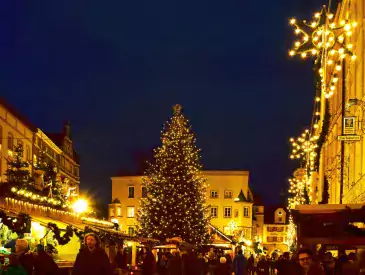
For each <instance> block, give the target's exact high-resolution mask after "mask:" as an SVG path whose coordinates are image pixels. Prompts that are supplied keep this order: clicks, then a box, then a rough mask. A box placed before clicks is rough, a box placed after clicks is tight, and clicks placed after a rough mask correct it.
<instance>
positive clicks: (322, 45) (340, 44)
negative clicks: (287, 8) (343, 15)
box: [289, 6, 357, 98]
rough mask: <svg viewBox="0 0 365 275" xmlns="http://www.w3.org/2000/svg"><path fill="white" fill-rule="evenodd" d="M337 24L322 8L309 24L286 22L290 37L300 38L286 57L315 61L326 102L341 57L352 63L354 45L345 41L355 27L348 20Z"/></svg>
mask: <svg viewBox="0 0 365 275" xmlns="http://www.w3.org/2000/svg"><path fill="white" fill-rule="evenodd" d="M338 21H339V20H338V18H335V16H334V15H333V14H332V13H330V12H329V11H327V9H326V7H325V6H323V8H322V10H321V11H320V12H317V13H316V14H315V15H314V20H313V21H312V22H311V23H309V24H308V23H307V22H306V21H302V22H297V20H296V19H295V18H292V19H290V24H291V25H293V26H294V28H295V31H294V33H295V34H296V35H298V36H299V35H300V36H301V38H300V39H299V40H297V41H295V42H294V47H293V49H291V50H290V51H289V55H290V56H294V55H300V56H301V57H302V58H306V57H308V56H309V55H312V56H315V57H317V58H319V61H320V63H321V65H320V68H319V71H318V73H319V75H320V76H321V80H322V87H321V90H322V93H323V94H324V96H325V97H326V98H329V97H331V96H332V95H333V94H334V92H335V90H336V84H337V83H338V75H337V74H338V72H339V71H341V69H342V63H343V60H344V59H345V57H346V56H349V57H350V58H351V60H355V59H356V55H354V54H353V52H352V51H353V47H354V45H353V44H351V43H347V42H348V39H347V38H349V37H351V36H352V34H353V29H354V28H356V26H357V23H356V22H355V21H350V20H349V19H348V18H347V19H346V20H341V21H340V22H338Z"/></svg>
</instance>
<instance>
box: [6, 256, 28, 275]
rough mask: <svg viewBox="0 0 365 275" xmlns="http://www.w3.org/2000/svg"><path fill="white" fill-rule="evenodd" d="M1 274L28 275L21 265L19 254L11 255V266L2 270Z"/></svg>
mask: <svg viewBox="0 0 365 275" xmlns="http://www.w3.org/2000/svg"><path fill="white" fill-rule="evenodd" d="M0 274H1V275H27V272H26V271H25V269H24V268H23V267H22V266H21V265H20V262H19V258H18V255H17V254H10V255H9V266H8V267H7V270H4V271H3V270H1V271H0Z"/></svg>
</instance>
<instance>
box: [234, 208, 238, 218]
mask: <svg viewBox="0 0 365 275" xmlns="http://www.w3.org/2000/svg"><path fill="white" fill-rule="evenodd" d="M234 217H235V218H238V209H235V210H234Z"/></svg>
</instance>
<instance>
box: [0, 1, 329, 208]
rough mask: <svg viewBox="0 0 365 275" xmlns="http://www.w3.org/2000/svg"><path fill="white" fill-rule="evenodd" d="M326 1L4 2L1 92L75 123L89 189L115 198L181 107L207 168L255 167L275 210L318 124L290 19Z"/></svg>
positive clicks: (51, 122)
mask: <svg viewBox="0 0 365 275" xmlns="http://www.w3.org/2000/svg"><path fill="white" fill-rule="evenodd" d="M326 2H327V1H326V0H323V1H322V2H321V1H318V0H295V1H293V0H275V1H274V0H261V1H257V0H256V1H252V0H250V1H249V0H228V1H227V0H225V1H223V0H222V1H218V0H209V1H208V0H198V1H197V0H185V1H174V0H172V1H171V0H160V1H151V0H148V1H145V0H142V1H123V0H115V1H114V0H104V1H100V0H97V1H96V0H62V1H49V0H37V1H0V39H1V46H0V90H1V96H2V97H4V98H5V99H6V100H7V101H8V102H9V103H10V104H12V105H13V106H15V107H16V108H17V109H19V110H20V111H21V112H22V113H23V114H24V115H26V116H27V117H29V119H30V120H31V121H32V122H33V123H34V124H36V125H37V126H38V127H39V128H41V129H42V130H43V131H45V132H56V131H60V130H61V129H62V125H63V122H64V121H65V120H66V119H69V120H71V124H72V130H73V133H72V134H73V141H74V144H75V147H76V149H77V151H78V153H79V155H80V157H81V187H82V189H84V190H88V191H90V192H91V193H92V194H93V195H94V196H98V198H103V201H104V202H105V203H107V202H109V201H110V199H111V198H110V197H111V194H110V191H111V181H110V177H111V176H113V175H116V174H117V173H118V171H120V170H124V171H127V170H128V171H134V170H136V166H137V165H136V160H135V159H136V155H139V154H141V152H142V153H144V152H147V153H148V152H150V151H151V150H152V148H153V147H154V146H156V145H157V144H159V135H160V130H161V127H162V124H163V123H164V122H165V121H166V119H167V118H168V117H169V116H170V115H171V113H172V106H173V105H174V104H176V103H180V104H182V106H183V109H184V113H185V114H186V115H187V116H188V118H189V119H190V121H191V123H192V126H193V130H194V131H195V133H196V137H197V143H198V146H199V147H200V148H202V149H203V151H202V157H203V164H204V167H205V168H206V169H247V170H249V171H250V173H251V177H250V184H251V186H252V188H253V189H254V191H256V192H257V193H259V194H260V195H261V196H262V197H263V199H264V201H265V202H267V203H277V202H278V200H279V192H280V189H281V188H282V187H285V186H286V184H287V179H288V177H289V176H290V175H291V173H292V169H293V168H294V167H295V163H293V161H290V160H289V159H288V155H289V149H290V147H289V143H288V139H289V138H290V137H291V136H297V135H299V134H300V133H301V132H302V130H303V129H304V127H305V126H306V125H308V124H309V123H310V119H311V114H312V103H313V98H314V83H313V75H312V70H311V62H309V61H307V62H304V61H300V60H299V58H294V60H291V59H290V58H289V57H288V56H287V52H288V49H289V46H290V45H291V43H292V41H293V40H294V35H293V32H292V29H291V27H290V26H289V24H288V19H289V18H290V17H292V16H295V17H297V18H302V19H310V18H311V16H312V13H313V12H315V11H316V10H319V9H320V8H321V5H322V4H326Z"/></svg>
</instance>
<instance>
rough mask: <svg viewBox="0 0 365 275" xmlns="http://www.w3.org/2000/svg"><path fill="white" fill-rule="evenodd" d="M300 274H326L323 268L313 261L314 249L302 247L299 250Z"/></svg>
mask: <svg viewBox="0 0 365 275" xmlns="http://www.w3.org/2000/svg"><path fill="white" fill-rule="evenodd" d="M298 262H299V267H300V268H299V274H303V275H324V271H323V268H322V267H321V266H319V265H318V264H317V263H315V262H314V261H313V254H312V251H311V250H309V249H301V250H299V251H298Z"/></svg>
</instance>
